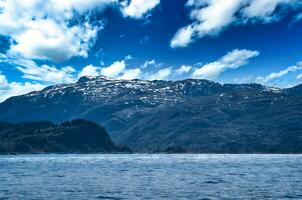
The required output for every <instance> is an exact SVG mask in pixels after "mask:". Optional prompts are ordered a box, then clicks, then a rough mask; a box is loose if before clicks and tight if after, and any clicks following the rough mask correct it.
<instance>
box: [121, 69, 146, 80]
mask: <svg viewBox="0 0 302 200" xmlns="http://www.w3.org/2000/svg"><path fill="white" fill-rule="evenodd" d="M140 77H141V69H139V68H135V69H128V70H125V71H124V72H123V75H121V76H120V77H118V79H121V80H133V79H138V78H140Z"/></svg>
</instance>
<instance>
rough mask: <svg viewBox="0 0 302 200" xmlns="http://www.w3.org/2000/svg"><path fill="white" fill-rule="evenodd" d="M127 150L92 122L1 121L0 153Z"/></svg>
mask: <svg viewBox="0 0 302 200" xmlns="http://www.w3.org/2000/svg"><path fill="white" fill-rule="evenodd" d="M42 152H48V153H56V152H58V153H96V152H129V150H128V149H127V148H126V147H118V146H116V145H115V144H114V143H113V142H112V140H111V138H110V136H109V135H108V134H107V132H106V130H105V129H104V128H103V127H101V126H99V125H98V124H95V123H93V122H89V121H85V120H73V121H68V122H64V123H62V124H59V125H57V124H53V123H51V122H46V121H45V122H31V123H30V122H28V123H20V124H9V123H0V153H42Z"/></svg>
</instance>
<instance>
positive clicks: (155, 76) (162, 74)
mask: <svg viewBox="0 0 302 200" xmlns="http://www.w3.org/2000/svg"><path fill="white" fill-rule="evenodd" d="M171 74H172V68H171V67H168V68H163V69H160V70H158V71H157V72H155V73H146V74H145V75H144V78H145V79H147V80H165V79H167V78H169V76H170V75H171Z"/></svg>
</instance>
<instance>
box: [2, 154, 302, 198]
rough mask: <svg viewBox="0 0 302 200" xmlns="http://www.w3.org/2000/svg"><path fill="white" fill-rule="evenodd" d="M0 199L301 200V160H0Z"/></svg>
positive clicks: (75, 157)
mask: <svg viewBox="0 0 302 200" xmlns="http://www.w3.org/2000/svg"><path fill="white" fill-rule="evenodd" d="M0 199H25V200H26V199H171V200H175V199H302V156H301V155H29V156H28V155H26V156H0Z"/></svg>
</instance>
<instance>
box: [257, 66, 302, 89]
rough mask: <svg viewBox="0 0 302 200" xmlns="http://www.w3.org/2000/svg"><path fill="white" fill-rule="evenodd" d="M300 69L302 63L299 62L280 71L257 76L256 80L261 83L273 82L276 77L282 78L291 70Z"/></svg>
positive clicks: (301, 68)
mask: <svg viewBox="0 0 302 200" xmlns="http://www.w3.org/2000/svg"><path fill="white" fill-rule="evenodd" d="M299 70H302V63H298V64H297V65H294V66H290V67H288V68H286V69H284V70H281V71H279V72H272V73H270V74H269V75H267V76H264V77H262V76H259V77H257V78H256V81H257V82H258V83H261V84H268V83H271V82H272V81H273V80H275V79H280V78H281V77H283V76H286V75H287V74H289V73H290V72H296V71H299Z"/></svg>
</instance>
